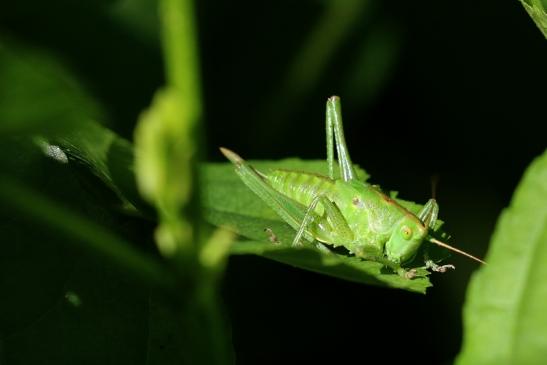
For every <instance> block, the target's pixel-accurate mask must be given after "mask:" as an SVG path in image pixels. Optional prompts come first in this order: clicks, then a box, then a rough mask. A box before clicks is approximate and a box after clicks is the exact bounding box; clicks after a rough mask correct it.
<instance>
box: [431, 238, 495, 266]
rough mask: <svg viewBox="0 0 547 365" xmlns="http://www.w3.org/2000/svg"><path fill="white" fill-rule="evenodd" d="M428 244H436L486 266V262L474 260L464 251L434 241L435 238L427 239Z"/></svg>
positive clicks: (474, 258) (473, 257)
mask: <svg viewBox="0 0 547 365" xmlns="http://www.w3.org/2000/svg"><path fill="white" fill-rule="evenodd" d="M429 242H432V243H434V244H436V245H437V246H441V247H444V248H446V249H449V250H451V251H454V252H457V253H459V254H460V255H464V256H467V257H469V258H470V259H473V260H475V261H478V262H480V263H481V264H484V265H486V262H484V261H482V260H481V259H479V258H476V257H475V256H473V255H470V254H468V253H467V252H464V251H462V250H458V249H457V248H455V247H452V246H450V245H449V244H447V243H444V242H441V241H439V240H436V239H435V238H430V239H429Z"/></svg>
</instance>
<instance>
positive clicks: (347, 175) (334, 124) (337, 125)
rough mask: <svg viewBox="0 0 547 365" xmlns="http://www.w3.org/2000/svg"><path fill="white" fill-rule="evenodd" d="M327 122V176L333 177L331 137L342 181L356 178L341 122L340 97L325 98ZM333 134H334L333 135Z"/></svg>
mask: <svg viewBox="0 0 547 365" xmlns="http://www.w3.org/2000/svg"><path fill="white" fill-rule="evenodd" d="M326 114H327V115H326V124H327V164H328V169H329V177H330V178H334V148H333V139H334V142H335V143H336V154H337V157H338V165H339V167H340V175H341V177H342V179H343V180H344V181H350V180H353V179H356V178H357V174H356V173H355V170H354V169H353V164H352V163H351V158H350V155H349V151H348V148H347V145H346V139H345V137H344V125H343V123H342V108H341V106H340V98H339V97H338V96H331V97H330V98H329V99H328V100H327V112H326ZM333 134H334V136H333Z"/></svg>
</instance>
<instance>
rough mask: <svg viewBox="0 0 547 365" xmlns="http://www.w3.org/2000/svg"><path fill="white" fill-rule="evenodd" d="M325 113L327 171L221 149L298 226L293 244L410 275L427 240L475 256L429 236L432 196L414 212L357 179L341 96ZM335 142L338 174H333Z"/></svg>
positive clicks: (253, 187) (434, 212)
mask: <svg viewBox="0 0 547 365" xmlns="http://www.w3.org/2000/svg"><path fill="white" fill-rule="evenodd" d="M326 114H327V118H326V119H327V164H328V173H329V176H323V175H319V174H313V173H306V172H301V171H292V170H274V171H270V172H267V173H264V172H260V171H257V170H256V169H255V168H253V167H252V166H250V165H249V164H247V163H246V162H245V161H244V160H243V159H242V158H241V157H239V156H238V155H237V154H236V153H234V152H232V151H230V150H228V149H225V148H221V151H222V153H223V154H224V155H225V156H226V157H227V158H228V159H229V160H230V161H231V162H232V163H234V165H235V167H236V173H237V174H238V175H239V176H240V178H241V179H242V181H243V182H244V183H245V184H246V185H247V186H248V187H249V188H250V189H251V190H252V191H253V192H254V193H256V194H257V195H258V196H259V197H260V198H261V199H262V200H263V201H264V202H265V203H266V204H268V205H269V206H270V207H271V208H272V209H273V210H274V211H276V212H277V213H278V214H279V215H280V217H281V218H282V219H283V220H284V221H285V222H287V223H288V224H289V225H290V226H291V227H292V228H294V229H295V230H296V231H297V233H296V235H295V238H294V241H293V245H295V246H298V245H300V244H301V239H302V238H305V239H306V240H307V241H309V242H313V241H315V240H316V241H319V242H321V243H325V244H328V245H330V246H333V247H337V246H343V247H345V248H346V249H347V250H349V251H350V252H351V253H353V254H354V255H356V256H358V257H361V258H363V259H367V260H374V261H378V262H381V263H383V264H384V265H386V266H389V267H391V268H392V269H393V270H395V271H397V272H398V273H400V274H403V275H405V276H406V277H410V276H409V275H408V272H407V271H405V270H404V269H402V268H401V265H403V264H405V263H407V262H409V261H411V260H412V259H413V258H414V257H415V255H416V253H417V252H418V249H419V248H420V246H421V245H422V243H423V242H424V241H425V240H428V241H430V242H433V243H435V244H439V245H441V246H443V247H446V248H449V249H452V250H453V251H456V252H459V253H462V254H464V255H466V256H469V257H471V258H473V259H476V258H475V257H473V256H471V255H469V254H466V253H464V252H462V251H459V250H457V249H455V248H452V247H450V246H448V245H446V244H445V243H442V242H440V241H438V240H436V239H434V238H433V237H432V236H431V231H432V229H433V227H434V226H435V222H436V220H437V215H438V211H439V207H438V205H437V203H436V201H435V200H434V199H430V200H429V201H428V202H427V203H426V204H425V206H424V207H423V209H422V210H421V211H420V212H419V213H418V214H417V215H415V214H413V213H411V212H410V211H408V210H407V209H406V208H404V207H403V206H401V205H400V204H398V203H397V202H396V201H395V200H393V199H391V198H390V197H388V196H387V195H385V194H384V193H383V192H382V191H381V190H380V189H379V188H378V187H377V186H375V185H371V184H368V183H366V182H362V181H360V180H358V179H357V175H356V173H355V170H354V168H353V165H352V163H351V159H350V156H349V152H348V150H347V147H346V143H345V139H344V134H343V126H342V118H341V110H340V99H339V98H338V97H331V98H329V99H328V101H327V113H326ZM334 141H335V142H336V150H337V155H338V165H339V168H340V178H335V176H334V148H333V143H334ZM476 260H478V259H476ZM478 261H480V260H478ZM481 262H482V261H481ZM426 266H427V267H430V268H432V269H433V270H435V271H444V270H446V268H447V266H437V265H436V264H435V263H433V262H432V261H427V265H426Z"/></svg>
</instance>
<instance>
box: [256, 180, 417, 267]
mask: <svg viewBox="0 0 547 365" xmlns="http://www.w3.org/2000/svg"><path fill="white" fill-rule="evenodd" d="M263 176H264V177H265V179H266V180H267V181H268V183H269V184H270V185H271V186H272V188H274V189H275V190H277V191H278V192H280V193H282V194H284V195H286V196H287V197H288V198H290V199H293V200H295V201H297V202H298V203H300V204H302V205H303V206H304V207H309V206H310V204H312V201H313V200H314V198H316V197H318V196H324V197H325V198H327V199H328V200H330V201H331V202H333V203H334V205H335V206H336V207H337V208H338V209H339V211H340V213H341V215H342V216H343V217H344V218H345V221H346V222H347V225H348V226H349V229H350V230H351V232H352V233H353V234H352V237H351V238H349V237H332V234H331V232H332V231H333V230H329V231H328V234H326V232H325V230H324V229H320V228H321V227H319V225H326V224H328V222H325V220H326V219H325V218H321V217H322V215H323V212H324V208H323V206H322V205H321V204H317V205H316V206H315V208H314V212H315V214H316V215H317V216H316V217H315V219H314V221H313V222H311V223H310V225H309V231H310V232H311V233H312V235H313V236H314V238H316V239H317V240H319V241H321V242H324V243H328V244H331V245H335V246H338V245H340V244H343V245H344V246H346V247H347V248H348V249H350V250H351V251H355V252H356V253H357V254H358V255H360V256H375V255H381V254H382V253H383V250H384V245H385V243H386V242H387V240H388V239H389V237H390V235H391V231H392V229H393V228H394V226H395V223H396V222H397V221H398V220H400V219H401V218H402V217H403V216H405V215H411V213H410V212H408V211H407V210H406V209H404V208H403V207H401V206H400V205H398V204H397V203H396V202H395V201H394V200H392V199H390V198H389V197H387V196H385V195H384V194H383V193H382V192H380V191H379V190H378V189H377V188H376V187H374V186H372V185H370V184H366V183H362V182H359V181H356V180H354V181H352V182H344V181H342V180H333V179H330V178H328V177H326V176H321V175H317V174H313V173H306V172H300V171H291V170H273V171H272V172H270V173H268V174H263ZM335 228H336V227H335ZM344 238H348V239H349V240H348V241H345V242H340V241H338V240H336V239H344Z"/></svg>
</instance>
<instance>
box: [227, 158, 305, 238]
mask: <svg viewBox="0 0 547 365" xmlns="http://www.w3.org/2000/svg"><path fill="white" fill-rule="evenodd" d="M220 151H221V152H222V153H223V154H224V156H226V158H228V160H230V161H231V162H232V163H233V164H234V166H235V167H236V173H237V174H238V175H239V177H240V178H241V180H242V181H243V183H244V184H245V185H247V187H248V188H249V189H251V190H252V191H253V192H254V193H255V194H257V195H258V196H259V197H260V198H261V199H262V200H263V201H264V202H265V203H266V204H267V205H268V206H269V207H270V208H272V209H273V210H274V211H275V212H276V213H277V214H279V216H280V217H281V218H282V219H283V220H284V221H285V222H287V223H288V224H289V225H290V226H291V227H292V228H293V229H295V230H297V229H299V227H300V225H301V222H302V221H303V220H304V216H305V215H306V207H305V206H304V205H302V204H300V203H298V202H296V201H294V200H292V199H290V198H289V197H287V196H285V195H283V194H282V193H280V192H278V191H277V190H275V189H274V188H273V187H272V186H270V184H268V183H267V182H266V181H265V180H264V178H263V177H262V176H261V175H260V174H259V173H258V172H257V171H256V170H255V169H254V168H253V167H252V166H250V165H249V164H248V163H247V162H246V161H245V160H243V159H242V158H241V157H240V156H239V155H238V154H236V153H235V152H233V151H230V150H229V149H227V148H222V147H221V148H220ZM304 237H305V238H306V240H308V241H310V242H313V241H314V238H313V236H311V235H309V234H307V233H304Z"/></svg>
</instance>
